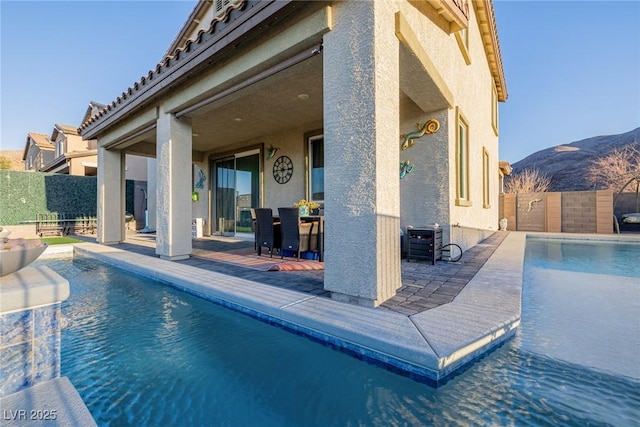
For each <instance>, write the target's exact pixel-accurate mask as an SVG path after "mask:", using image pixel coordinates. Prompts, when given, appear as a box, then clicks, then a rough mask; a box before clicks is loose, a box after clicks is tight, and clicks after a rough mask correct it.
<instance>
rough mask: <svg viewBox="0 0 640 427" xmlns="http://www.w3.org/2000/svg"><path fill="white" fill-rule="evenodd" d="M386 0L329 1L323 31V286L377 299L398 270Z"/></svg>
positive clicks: (394, 80) (356, 299)
mask: <svg viewBox="0 0 640 427" xmlns="http://www.w3.org/2000/svg"><path fill="white" fill-rule="evenodd" d="M393 5H394V2H385V1H375V2H337V3H335V4H334V8H335V13H334V26H333V30H332V31H331V32H329V33H327V34H326V35H325V36H324V39H323V47H324V49H323V61H324V74H323V86H324V141H325V143H324V144H325V145H324V150H325V153H324V156H325V216H326V221H327V222H326V232H325V244H326V248H325V276H324V277H325V279H324V286H325V289H327V290H329V291H331V292H332V297H333V298H334V299H337V300H342V301H348V302H352V303H358V304H361V305H366V306H374V307H375V306H378V305H379V304H381V303H382V302H384V301H385V300H387V299H389V298H391V297H392V296H394V295H395V292H396V290H397V289H398V288H399V287H400V286H401V277H400V206H399V203H400V192H399V188H400V178H399V161H400V160H399V159H400V154H399V135H400V132H399V64H398V56H399V43H398V39H397V37H396V36H395V33H394V10H393Z"/></svg>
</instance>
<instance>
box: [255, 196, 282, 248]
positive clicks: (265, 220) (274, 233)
mask: <svg viewBox="0 0 640 427" xmlns="http://www.w3.org/2000/svg"><path fill="white" fill-rule="evenodd" d="M255 215H256V230H255V233H256V250H257V252H258V256H260V255H262V248H263V247H267V248H269V255H270V256H271V258H273V251H274V249H279V248H280V223H279V222H275V221H274V220H273V211H272V210H271V208H256V209H255Z"/></svg>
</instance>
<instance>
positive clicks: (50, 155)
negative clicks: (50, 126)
mask: <svg viewBox="0 0 640 427" xmlns="http://www.w3.org/2000/svg"><path fill="white" fill-rule="evenodd" d="M54 157H55V148H54V147H53V144H51V141H50V140H49V135H43V134H41V133H35V132H29V133H28V134H27V143H26V145H25V147H24V155H23V156H22V160H23V161H24V170H25V171H31V172H36V171H39V170H40V169H41V168H42V167H43V166H44V165H45V164H47V163H49V162H51V161H52V160H53V159H54Z"/></svg>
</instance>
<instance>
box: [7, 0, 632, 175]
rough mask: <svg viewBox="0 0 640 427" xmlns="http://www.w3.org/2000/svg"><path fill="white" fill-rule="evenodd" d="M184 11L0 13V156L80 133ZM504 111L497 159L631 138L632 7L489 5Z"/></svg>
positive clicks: (92, 5) (187, 6)
mask: <svg viewBox="0 0 640 427" xmlns="http://www.w3.org/2000/svg"><path fill="white" fill-rule="evenodd" d="M194 5H195V0H184V1H109V2H106V1H70V2H62V1H45V2H34V1H7V0H1V1H0V27H1V30H0V31H1V34H0V39H1V43H2V44H1V51H0V61H1V62H0V67H1V79H0V93H1V97H2V98H1V106H0V108H1V109H0V117H1V139H0V148H2V149H23V148H24V144H25V141H26V135H27V133H28V132H38V133H44V134H51V131H52V130H53V125H54V124H55V123H63V124H69V125H74V126H79V125H80V121H81V119H82V116H83V115H84V113H85V111H86V108H87V105H88V103H89V101H98V102H102V103H109V102H111V101H113V100H114V99H115V98H116V97H117V96H118V95H120V94H121V93H122V92H123V91H125V90H126V89H127V88H128V87H129V86H131V85H132V84H133V83H134V82H136V81H138V80H139V79H140V77H141V76H143V75H146V74H147V73H148V71H149V70H150V69H152V68H154V67H155V65H156V64H157V63H158V61H159V60H160V59H161V58H162V56H163V54H164V53H165V51H166V49H167V48H168V46H169V44H170V43H171V41H172V40H173V38H174V37H175V35H176V33H177V32H178V30H179V29H180V28H181V26H182V24H183V23H184V21H185V20H186V19H187V17H188V16H189V13H190V12H191V10H192V8H193V6H194ZM494 6H495V12H496V20H497V24H498V33H499V38H500V47H501V52H502V59H503V64H504V69H505V74H506V79H507V88H508V92H509V99H508V100H507V102H506V103H503V104H501V105H500V159H501V160H507V161H510V162H512V163H515V162H516V161H518V160H521V159H522V158H524V157H526V156H527V155H529V154H531V153H533V152H535V151H538V150H540V149H543V148H547V147H552V146H555V145H558V144H566V143H570V142H574V141H577V140H580V139H584V138H588V137H591V136H596V135H608V134H616V133H622V132H627V131H630V130H632V129H634V128H636V127H638V126H640V1H635V0H634V1H624V2H617V1H585V0H582V1H567V2H562V1H509V0H497V1H495V2H494Z"/></svg>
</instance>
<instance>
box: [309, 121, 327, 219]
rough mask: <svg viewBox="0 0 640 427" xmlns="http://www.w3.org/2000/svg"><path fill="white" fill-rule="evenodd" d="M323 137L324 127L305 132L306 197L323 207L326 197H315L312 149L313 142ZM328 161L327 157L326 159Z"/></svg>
mask: <svg viewBox="0 0 640 427" xmlns="http://www.w3.org/2000/svg"><path fill="white" fill-rule="evenodd" d="M318 139H322V140H324V132H323V130H322V129H319V130H315V131H311V132H307V133H305V134H304V141H305V142H304V147H305V157H306V174H305V175H306V176H305V178H306V183H305V193H306V199H307V200H312V201H314V202H318V203H320V205H321V206H322V207H324V198H323V199H322V200H314V199H313V190H312V189H313V174H312V164H313V154H312V153H313V150H311V142H312V141H315V140H318ZM322 154H323V156H324V146H323V153H322ZM324 160H325V161H326V159H324Z"/></svg>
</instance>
